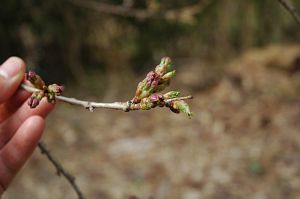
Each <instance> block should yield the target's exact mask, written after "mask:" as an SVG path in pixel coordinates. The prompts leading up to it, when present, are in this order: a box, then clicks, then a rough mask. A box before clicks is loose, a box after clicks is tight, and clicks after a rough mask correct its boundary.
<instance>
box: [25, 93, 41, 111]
mask: <svg viewBox="0 0 300 199" xmlns="http://www.w3.org/2000/svg"><path fill="white" fill-rule="evenodd" d="M44 96H45V93H44V91H37V92H34V93H32V95H31V97H30V98H29V100H28V105H29V106H30V108H35V107H37V106H38V105H39V103H40V101H41V100H42V99H43V97H44Z"/></svg>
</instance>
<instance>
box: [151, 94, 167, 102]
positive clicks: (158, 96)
mask: <svg viewBox="0 0 300 199" xmlns="http://www.w3.org/2000/svg"><path fill="white" fill-rule="evenodd" d="M150 100H151V102H152V103H158V102H162V101H163V100H164V96H163V95H162V94H159V93H155V94H153V95H151V96H150Z"/></svg>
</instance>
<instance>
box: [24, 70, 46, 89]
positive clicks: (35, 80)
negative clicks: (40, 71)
mask: <svg viewBox="0 0 300 199" xmlns="http://www.w3.org/2000/svg"><path fill="white" fill-rule="evenodd" d="M25 77H26V79H27V80H28V81H30V82H31V83H32V85H33V86H34V87H35V88H37V89H41V90H43V89H44V88H45V87H46V84H45V82H44V81H43V80H42V78H41V77H40V76H39V75H37V74H36V73H35V72H33V71H29V72H28V73H27V74H26V75H25Z"/></svg>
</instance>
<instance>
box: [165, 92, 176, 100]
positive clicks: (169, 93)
mask: <svg viewBox="0 0 300 199" xmlns="http://www.w3.org/2000/svg"><path fill="white" fill-rule="evenodd" d="M179 95H180V92H179V91H170V92H167V93H165V94H164V98H165V99H172V98H175V97H178V96H179Z"/></svg>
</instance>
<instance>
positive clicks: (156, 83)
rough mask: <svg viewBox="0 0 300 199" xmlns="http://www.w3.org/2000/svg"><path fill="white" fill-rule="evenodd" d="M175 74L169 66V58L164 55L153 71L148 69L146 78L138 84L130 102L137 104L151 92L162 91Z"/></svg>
mask: <svg viewBox="0 0 300 199" xmlns="http://www.w3.org/2000/svg"><path fill="white" fill-rule="evenodd" d="M174 76H175V70H172V68H171V59H170V58H169V57H164V58H162V59H161V62H160V64H159V65H157V66H156V68H155V70H154V71H150V72H149V73H148V74H147V76H146V78H145V79H144V80H143V81H141V82H140V83H139V84H138V87H137V89H136V92H135V96H134V98H133V99H132V102H133V103H135V104H137V103H140V102H141V100H142V99H144V98H147V97H149V96H150V95H152V94H153V93H156V92H160V91H163V90H164V89H165V88H166V87H167V86H169V84H170V81H171V79H172V78H173V77H174Z"/></svg>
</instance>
